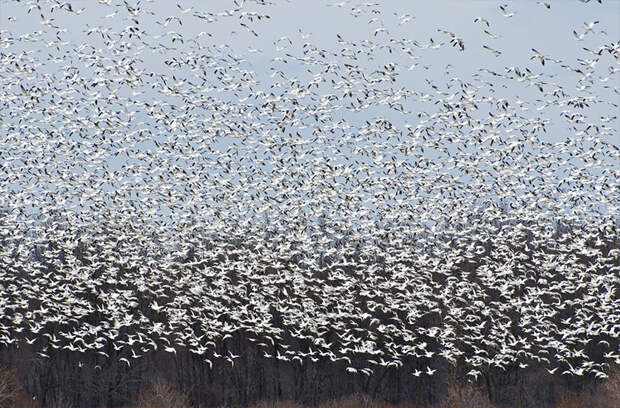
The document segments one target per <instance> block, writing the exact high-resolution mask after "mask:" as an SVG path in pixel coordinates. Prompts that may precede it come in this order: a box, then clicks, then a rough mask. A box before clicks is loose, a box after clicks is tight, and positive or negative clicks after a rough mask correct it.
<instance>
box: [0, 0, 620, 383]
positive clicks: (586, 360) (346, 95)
mask: <svg viewBox="0 0 620 408" xmlns="http://www.w3.org/2000/svg"><path fill="white" fill-rule="evenodd" d="M582 2H583V3H588V2H587V1H582ZM595 3H596V2H590V4H587V5H583V7H598V6H599V5H597V4H595ZM192 4H193V6H192V7H188V6H187V5H182V4H178V5H177V7H176V8H175V9H174V12H173V13H172V15H169V16H166V15H161V12H160V9H159V8H158V6H159V5H158V4H157V3H156V2H154V1H146V0H143V1H137V2H135V1H129V0H127V1H122V2H117V1H116V0H99V1H98V3H95V2H92V4H91V3H81V6H82V5H83V8H82V7H77V6H76V5H72V4H71V3H70V2H65V1H56V0H30V1H27V2H18V3H14V4H13V5H12V7H13V8H14V9H16V10H20V13H15V15H13V16H8V17H7V16H6V14H3V15H2V19H3V21H2V22H1V25H0V28H1V31H0V66H1V72H2V75H0V106H1V108H0V119H1V120H0V129H1V131H0V134H1V137H0V243H1V244H0V347H7V346H22V347H26V346H28V347H34V348H35V349H36V350H37V352H38V355H39V356H40V357H41V358H46V357H48V356H49V355H50V353H52V352H54V351H55V350H69V351H71V352H76V353H88V352H93V351H94V352H96V353H98V354H101V356H102V358H112V357H111V354H114V356H115V357H114V358H118V359H119V360H120V361H122V362H123V363H124V364H127V365H128V366H130V365H131V364H133V362H134V360H135V359H139V358H140V357H141V356H143V355H145V354H146V353H149V352H152V351H154V350H164V351H166V352H170V353H173V354H176V353H177V352H178V350H179V349H181V348H183V349H186V350H189V351H191V352H192V353H195V354H196V355H200V356H202V357H203V358H204V359H205V360H206V361H208V362H209V363H211V362H213V361H215V360H217V359H220V360H224V361H227V362H229V363H230V364H234V362H235V359H237V358H243V353H240V354H235V353H234V352H231V351H228V352H227V353H225V354H222V353H221V352H219V350H220V349H218V344H221V343H222V342H226V341H227V340H229V339H230V338H231V337H232V336H233V334H235V333H238V332H243V333H245V334H246V336H247V338H248V341H251V342H254V343H255V344H256V345H257V346H258V347H261V348H263V349H264V356H265V357H266V358H274V359H279V360H283V361H289V362H290V363H292V364H311V363H312V362H316V361H318V360H319V359H329V360H331V361H341V362H346V363H347V364H346V366H347V368H346V370H347V371H348V372H350V373H352V374H359V375H372V374H373V372H374V370H375V368H376V367H378V366H385V367H392V366H393V367H399V366H400V365H402V359H403V358H404V357H405V356H415V357H417V358H420V359H427V360H424V361H429V362H432V361H435V360H433V358H437V357H440V358H442V359H444V360H445V361H448V362H450V363H454V364H456V363H457V362H462V363H464V364H466V366H467V367H468V370H467V371H468V374H467V375H468V377H469V378H472V379H476V378H477V376H478V375H479V374H480V373H481V372H482V371H484V370H485V369H488V368H489V367H495V368H497V367H499V368H506V367H509V366H513V365H515V364H518V366H519V367H520V368H526V367H528V366H530V365H535V364H538V365H541V364H542V365H544V366H545V367H546V368H547V369H548V371H549V373H551V374H564V375H575V376H583V375H593V376H596V377H600V378H604V377H606V374H605V372H606V370H607V368H608V367H609V364H618V363H620V350H619V349H618V338H619V335H620V304H619V301H618V293H617V292H618V288H619V283H620V273H619V272H620V267H619V265H620V246H619V245H618V229H617V227H618V218H617V215H618V209H619V203H620V194H619V188H618V180H620V168H619V166H618V163H620V161H619V158H620V150H619V148H618V139H617V125H618V119H617V117H616V116H615V112H616V109H617V107H618V106H617V104H615V103H614V101H617V95H618V93H619V90H618V86H617V85H618V80H617V78H618V77H617V75H618V71H620V66H619V58H620V41H613V40H610V39H609V38H608V37H609V35H608V34H607V33H606V32H604V31H603V30H602V29H601V27H599V26H600V24H599V22H598V21H593V22H585V23H584V25H583V27H577V28H574V27H568V28H566V36H567V39H568V40H569V42H570V44H571V46H572V47H573V56H574V57H575V58H574V59H572V60H568V59H566V58H560V57H558V56H554V55H553V54H552V51H551V50H547V51H546V52H545V51H542V50H545V46H544V43H543V44H531V45H527V47H526V48H525V49H527V50H528V51H527V52H528V53H529V56H530V58H529V59H526V60H524V61H522V62H521V63H520V64H519V65H514V66H505V67H504V68H503V69H502V68H499V69H497V68H494V67H495V66H498V65H497V62H498V61H502V60H503V59H504V58H508V57H510V55H511V53H512V52H511V51H509V50H508V49H502V48H501V46H498V45H494V42H497V43H500V42H499V41H500V40H501V38H503V37H504V36H505V35H507V34H506V33H504V32H503V30H502V28H503V26H506V25H508V24H525V22H520V23H519V22H517V20H518V19H519V17H520V15H521V13H520V10H518V8H519V7H537V8H539V12H541V13H548V14H549V19H550V21H555V22H557V21H559V22H561V20H562V16H557V17H556V16H555V15H554V13H555V12H556V8H560V7H562V5H563V4H564V2H556V3H547V2H538V4H537V5H533V4H530V3H525V2H518V3H513V4H510V5H507V4H506V5H505V4H499V7H497V6H496V7H495V11H494V12H493V13H490V14H489V15H485V16H479V17H477V18H475V19H474V20H473V21H470V24H472V25H473V26H474V27H477V28H476V29H479V30H480V33H481V35H484V36H486V37H484V38H486V41H485V42H483V43H482V44H480V43H478V44H477V43H476V42H475V41H474V40H472V39H471V38H470V39H468V38H467V36H465V35H462V34H459V33H455V32H452V31H449V30H446V29H444V28H443V27H440V28H438V29H437V30H436V31H434V32H432V33H430V34H429V38H430V37H435V39H433V38H430V41H428V42H425V41H418V40H416V39H413V38H406V36H404V35H403V36H404V38H403V36H399V35H396V34H394V33H396V32H400V31H398V30H405V29H406V28H407V27H408V26H409V25H411V24H413V23H414V22H415V21H416V20H415V19H416V16H415V15H414V14H413V13H408V14H399V13H396V15H393V14H392V13H387V12H384V11H383V9H382V5H380V4H377V3H374V2H365V3H357V2H356V1H343V2H341V3H334V4H330V6H332V7H333V8H331V9H329V12H330V13H342V14H343V19H344V18H345V17H346V18H350V19H352V21H353V22H354V24H358V25H360V26H361V28H360V29H361V30H368V32H367V33H366V34H365V37H364V38H363V39H362V40H358V39H353V38H347V35H345V34H341V33H339V34H338V35H337V36H335V37H334V38H331V39H330V40H329V41H327V43H328V45H326V46H319V45H317V44H315V43H314V42H313V35H312V34H310V33H307V32H305V31H303V30H299V31H298V32H296V33H295V35H291V36H283V37H278V38H275V37H274V38H273V41H271V40H269V41H267V45H268V46H269V47H271V48H270V49H273V51H263V50H261V49H259V48H255V47H263V48H267V47H266V46H264V44H265V42H264V40H263V39H261V38H260V37H261V36H263V35H265V34H264V33H263V32H264V30H265V26H266V25H268V24H278V20H277V19H276V18H275V17H272V15H273V12H274V10H275V9H276V8H277V7H279V6H280V4H279V3H275V4H272V3H271V2H268V1H266V0H253V1H243V0H235V1H233V2H232V4H230V5H228V6H230V7H232V8H224V9H223V10H222V11H213V10H208V7H211V5H210V4H211V3H210V2H209V6H207V5H206V4H203V3H197V2H196V3H192ZM3 7H4V6H3ZM213 7H215V6H213ZM200 8H203V9H202V10H201V9H200ZM92 9H96V11H95V12H96V13H99V14H100V15H101V16H100V17H97V18H96V21H100V23H97V24H96V25H95V24H93V21H95V20H93V19H92V18H91V19H90V20H86V21H87V22H88V24H86V25H85V26H84V24H82V27H83V32H82V33H81V35H82V36H85V38H86V39H87V40H85V41H76V39H75V38H77V37H76V36H78V35H80V33H78V32H77V30H76V29H75V27H80V22H79V21H80V19H82V18H83V17H85V16H87V15H88V14H89V12H91V10H92ZM38 15H40V24H39V25H38V26H37V27H32V26H28V24H20V21H21V20H22V19H32V18H33V16H34V18H36V19H38V18H39V17H38ZM554 18H555V20H554ZM28 21H32V20H28ZM119 23H120V24H119ZM359 23H362V24H359ZM63 24H65V25H64V26H63ZM218 24H220V25H219V27H222V26H225V27H228V30H229V31H230V30H234V31H232V32H229V33H228V34H229V38H231V39H234V40H231V42H230V44H227V43H226V39H224V40H222V39H221V38H220V37H221V36H220V35H219V34H216V33H215V31H213V30H211V27H212V26H213V27H215V26H217V25H218ZM121 26H124V27H121ZM63 27H64V28H63ZM196 27H199V30H200V32H199V33H196V35H193V34H188V32H186V31H183V30H192V29H194V28H196ZM30 28H34V30H32V31H28V30H29V29H30ZM24 29H25V30H26V32H24V33H21V31H23V30H24ZM214 30H215V29H214ZM403 32H405V33H406V31H403ZM571 32H572V36H571ZM218 38H220V39H219V40H218ZM259 40H260V41H263V43H256V44H259V45H256V44H255V43H253V41H259ZM218 42H220V43H219V44H218ZM235 44H237V46H236V45H235ZM238 44H243V46H244V47H247V50H242V51H239V50H238V49H237V48H238ZM248 44H249V45H248ZM260 44H262V45H260ZM524 46H525V45H524ZM475 49H477V50H480V51H488V52H489V53H490V54H482V56H483V57H484V56H487V57H488V58H489V60H488V61H487V60H484V58H483V57H481V58H480V59H478V60H476V59H475V58H474V60H475V61H474V64H479V65H478V66H477V67H475V68H474V69H473V70H472V71H471V72H468V71H467V69H466V68H464V67H466V66H467V64H471V61H472V58H469V60H467V61H469V62H467V61H466V60H465V59H463V58H464V57H463V55H465V53H467V52H474V51H472V50H475ZM538 50H541V51H538ZM272 52H273V53H272ZM436 52H445V53H447V54H446V55H449V58H450V62H451V63H450V64H442V65H441V66H436V65H433V61H435V60H434V59H433V58H434V57H433V53H436ZM500 65H501V62H500ZM593 349H596V350H599V351H600V355H598V357H593V354H592V350H593ZM110 350H112V351H113V353H112V352H111V351H110ZM436 369H437V368H436V367H434V366H432V364H430V363H429V365H428V366H426V368H425V369H420V370H415V371H414V372H412V374H413V375H415V376H424V375H433V374H434V373H435V371H436Z"/></svg>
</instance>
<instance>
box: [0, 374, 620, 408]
mask: <svg viewBox="0 0 620 408" xmlns="http://www.w3.org/2000/svg"><path fill="white" fill-rule="evenodd" d="M619 401H620V368H618V367H615V368H614V369H612V370H610V376H609V378H608V379H607V380H606V381H605V382H603V383H601V384H600V386H599V387H598V388H597V391H596V392H595V393H582V394H579V393H576V392H573V391H566V392H565V393H564V395H563V396H562V397H561V399H560V401H559V402H558V403H557V404H554V405H549V406H548V407H549V408H583V407H588V408H616V407H617V406H618V402H619ZM47 406H48V407H53V408H73V406H72V404H71V403H70V402H65V403H63V402H62V401H56V402H54V403H53V404H49V405H47ZM509 406H510V405H502V404H493V403H491V401H490V400H489V398H488V395H486V394H485V392H484V391H483V390H482V389H481V388H480V387H476V386H474V385H473V384H470V383H465V384H456V383H455V384H451V385H449V386H448V387H447V394H446V395H445V397H444V399H443V400H442V401H441V402H440V403H438V404H433V405H418V404H414V403H400V404H390V403H388V402H385V401H379V400H375V399H372V398H370V397H368V396H365V395H361V394H355V395H351V396H348V397H345V398H339V399H334V400H332V401H327V402H324V403H322V404H319V405H317V406H316V408H423V407H429V408H431V407H432V408H506V407H509ZM40 407H41V404H39V401H38V400H37V399H36V397H31V396H29V395H28V394H27V393H26V392H25V390H24V387H23V385H22V384H21V383H20V382H19V380H18V378H17V376H16V375H15V373H14V372H13V371H11V370H8V369H6V368H2V367H0V408H40ZM190 407H192V405H191V404H190V402H189V398H188V394H187V393H184V392H183V391H182V390H181V389H180V388H179V387H177V386H176V385H175V384H173V383H171V382H169V381H166V380H164V379H161V378H157V379H154V380H153V381H152V382H151V383H149V384H148V385H147V386H146V387H145V388H144V389H143V390H141V391H140V392H138V394H137V395H136V396H135V399H134V402H133V403H131V404H129V405H128V406H127V408H190ZM246 407H247V408H304V407H305V406H304V405H303V404H300V403H296V402H294V401H280V400H265V401H260V402H256V403H253V404H249V405H246Z"/></svg>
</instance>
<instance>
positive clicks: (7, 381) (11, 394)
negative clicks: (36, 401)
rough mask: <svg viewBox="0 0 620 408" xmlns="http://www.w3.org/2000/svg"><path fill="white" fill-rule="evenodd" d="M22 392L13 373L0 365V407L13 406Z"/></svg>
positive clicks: (7, 407) (11, 407)
mask: <svg viewBox="0 0 620 408" xmlns="http://www.w3.org/2000/svg"><path fill="white" fill-rule="evenodd" d="M22 394H23V389H22V386H21V383H20V382H19V380H18V379H17V376H16V375H15V373H14V372H13V371H11V370H7V369H5V368H4V367H2V366H0V408H9V407H10V408H13V407H14V406H15V404H16V401H17V399H18V398H20V396H21V395H22Z"/></svg>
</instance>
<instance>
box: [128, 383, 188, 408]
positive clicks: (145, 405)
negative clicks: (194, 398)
mask: <svg viewBox="0 0 620 408" xmlns="http://www.w3.org/2000/svg"><path fill="white" fill-rule="evenodd" d="M189 406H190V405H189V402H188V400H187V395H186V394H184V393H183V392H181V391H179V390H178V389H177V388H176V387H175V386H174V385H172V384H170V383H169V382H167V381H165V380H162V379H156V380H154V381H152V382H151V384H150V385H149V386H148V387H147V388H146V389H145V390H143V391H141V392H140V393H139V394H138V396H137V398H136V403H135V404H134V406H133V408H189Z"/></svg>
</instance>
